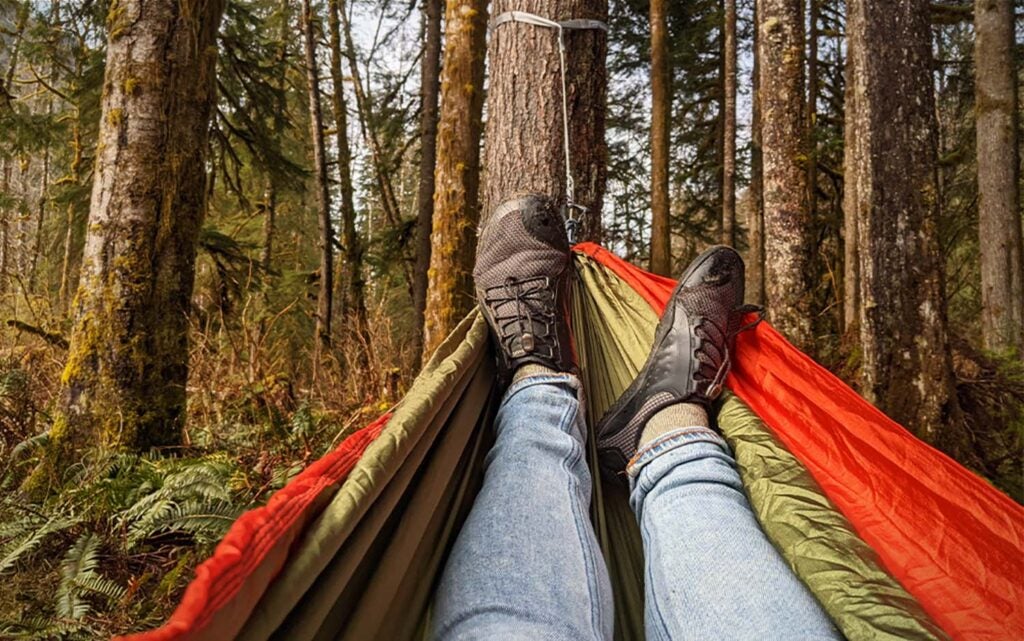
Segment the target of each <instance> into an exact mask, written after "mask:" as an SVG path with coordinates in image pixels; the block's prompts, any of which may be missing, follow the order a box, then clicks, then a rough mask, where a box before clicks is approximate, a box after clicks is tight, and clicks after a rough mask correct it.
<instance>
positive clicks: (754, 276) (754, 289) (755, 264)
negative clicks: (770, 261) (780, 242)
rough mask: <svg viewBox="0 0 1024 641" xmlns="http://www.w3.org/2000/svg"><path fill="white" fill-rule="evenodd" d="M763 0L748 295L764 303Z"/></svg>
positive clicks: (754, 104)
mask: <svg viewBox="0 0 1024 641" xmlns="http://www.w3.org/2000/svg"><path fill="white" fill-rule="evenodd" d="M761 1H762V0H755V1H754V36H753V38H754V47H753V48H754V52H753V56H754V66H753V67H754V68H753V71H752V74H751V76H752V77H751V84H752V85H753V88H752V90H751V110H750V111H751V114H750V222H749V227H750V252H749V254H748V255H747V256H748V258H747V282H748V286H747V296H748V298H749V299H750V301H751V302H753V303H754V304H755V305H763V304H764V162H763V154H762V136H761V52H760V49H759V47H758V43H759V42H760V40H761V38H760V36H759V35H758V34H759V32H760V28H759V27H758V25H759V24H760V22H759V21H758V15H759V12H760V4H761Z"/></svg>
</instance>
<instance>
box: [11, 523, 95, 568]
mask: <svg viewBox="0 0 1024 641" xmlns="http://www.w3.org/2000/svg"><path fill="white" fill-rule="evenodd" d="M78 522H79V519H77V518H73V517H65V516H53V517H51V518H49V519H44V518H43V517H41V516H38V515H35V514H29V515H27V516H25V517H23V518H22V519H19V520H18V521H16V522H15V523H13V524H12V525H9V526H5V528H4V530H3V531H2V532H0V539H4V538H6V539H9V540H8V541H7V542H6V543H5V544H4V545H3V546H0V574H4V573H5V572H7V571H9V570H10V569H11V568H13V567H14V566H15V565H17V563H18V561H20V560H21V559H23V558H24V557H26V556H28V555H29V554H31V553H32V552H33V551H34V550H35V549H36V548H38V547H39V546H40V545H42V543H43V541H44V540H45V539H46V537H48V536H50V535H51V534H56V533H57V532H61V531H63V530H66V529H68V528H70V527H72V526H74V525H76V524H77V523H78Z"/></svg>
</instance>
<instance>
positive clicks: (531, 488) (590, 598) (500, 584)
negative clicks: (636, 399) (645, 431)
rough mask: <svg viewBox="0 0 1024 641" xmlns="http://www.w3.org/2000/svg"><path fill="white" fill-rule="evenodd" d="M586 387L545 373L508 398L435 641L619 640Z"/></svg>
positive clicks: (449, 576)
mask: <svg viewBox="0 0 1024 641" xmlns="http://www.w3.org/2000/svg"><path fill="white" fill-rule="evenodd" d="M580 389H581V386H580V382H579V380H578V379H576V378H575V377H573V376H569V375H542V376H532V377H529V378H525V379H522V380H520V381H518V382H517V383H515V384H513V385H512V386H511V387H510V388H509V389H508V391H507V392H506V393H505V398H504V400H503V401H502V404H501V407H500V408H499V410H498V415H497V419H496V420H495V430H496V432H497V434H496V440H495V444H494V447H493V448H492V449H491V451H490V453H489V454H488V456H487V460H486V463H485V465H486V467H485V472H484V481H483V487H482V488H481V490H480V494H479V496H478V497H477V499H476V502H475V503H474V505H473V509H472V510H471V511H470V514H469V517H468V518H467V520H466V523H465V524H464V525H463V527H462V531H461V532H460V533H459V537H458V539H457V540H456V542H455V546H454V547H453V549H452V553H451V556H450V557H449V559H448V563H447V566H446V567H445V570H444V575H443V576H442V578H441V585H440V587H439V589H438V594H437V600H436V602H435V609H434V618H433V627H434V629H433V632H434V634H433V637H434V638H439V639H502V640H505V639H510V640H516V639H523V640H527V639H529V640H539V641H544V640H551V641H572V640H576V639H581V640H582V639H586V640H588V641H591V640H595V639H611V638H612V623H613V611H612V591H611V584H610V582H609V579H608V572H607V570H606V568H605V564H604V558H603V557H602V556H601V551H600V549H599V548H598V544H597V538H596V537H595V535H594V530H593V526H592V525H591V522H590V516H589V506H590V490H591V481H590V473H589V472H588V470H587V465H586V461H585V456H584V452H585V450H584V442H585V436H586V426H585V424H584V421H583V406H582V404H581V402H580V401H581V399H580Z"/></svg>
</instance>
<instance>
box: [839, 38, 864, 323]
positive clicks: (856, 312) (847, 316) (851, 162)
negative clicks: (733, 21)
mask: <svg viewBox="0 0 1024 641" xmlns="http://www.w3.org/2000/svg"><path fill="white" fill-rule="evenodd" d="M853 64H854V57H853V56H849V55H848V56H847V57H846V87H845V95H844V98H843V103H844V107H843V111H844V113H845V114H846V126H845V128H844V130H843V331H844V332H847V333H850V332H854V331H856V330H857V328H858V327H859V326H860V253H859V252H858V247H857V243H858V238H859V237H860V232H859V231H858V227H857V198H858V194H859V191H858V183H857V162H856V160H857V156H856V151H857V140H856V139H855V138H854V133H855V132H856V128H855V127H853V126H852V124H851V123H852V122H853V120H854V118H856V114H857V93H856V92H855V91H854V86H855V84H854V77H855V75H856V73H857V72H856V71H855V70H854V67H853Z"/></svg>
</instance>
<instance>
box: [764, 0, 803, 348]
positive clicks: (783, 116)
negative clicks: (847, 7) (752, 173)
mask: <svg viewBox="0 0 1024 641" xmlns="http://www.w3.org/2000/svg"><path fill="white" fill-rule="evenodd" d="M802 5H803V2H802V0H760V2H759V3H758V7H759V9H760V11H761V15H760V16H759V17H758V29H760V33H759V34H758V35H759V37H760V41H759V43H758V47H759V50H760V54H761V60H760V65H761V67H760V93H761V108H762V110H763V111H762V115H761V135H762V143H763V157H764V244H765V294H766V302H767V306H768V313H769V316H770V317H771V319H772V321H773V322H774V323H775V324H776V326H777V327H778V328H779V330H780V331H782V333H783V334H785V335H786V337H787V338H789V340H791V341H793V342H794V343H795V344H796V345H797V346H799V347H801V348H803V349H804V350H805V351H807V350H810V348H811V323H810V298H811V293H810V287H809V285H808V282H807V280H808V268H809V263H810V256H811V247H810V238H809V235H808V229H809V223H810V220H809V216H808V212H807V171H806V167H805V163H806V161H807V122H806V120H805V118H804V106H805V105H804V75H803V74H804V69H803V64H804V23H803V11H802Z"/></svg>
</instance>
